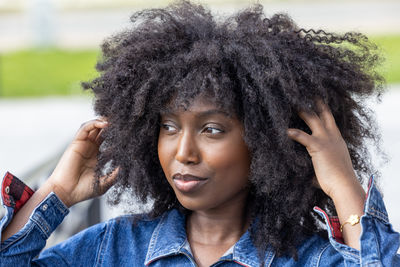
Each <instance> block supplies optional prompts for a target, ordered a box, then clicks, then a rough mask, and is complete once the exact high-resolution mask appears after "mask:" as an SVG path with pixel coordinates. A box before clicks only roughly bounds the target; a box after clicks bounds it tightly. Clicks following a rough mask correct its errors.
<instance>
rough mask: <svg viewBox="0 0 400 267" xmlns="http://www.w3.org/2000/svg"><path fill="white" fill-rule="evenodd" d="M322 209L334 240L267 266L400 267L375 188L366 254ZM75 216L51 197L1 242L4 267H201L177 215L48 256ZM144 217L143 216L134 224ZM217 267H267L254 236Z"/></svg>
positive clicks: (365, 226)
mask: <svg viewBox="0 0 400 267" xmlns="http://www.w3.org/2000/svg"><path fill="white" fill-rule="evenodd" d="M315 211H316V212H317V213H319V214H320V215H321V216H322V217H323V218H324V219H325V221H326V228H327V231H328V235H329V240H325V239H323V238H322V237H320V236H318V235H314V236H312V237H310V238H308V239H307V240H306V241H305V242H303V244H302V245H301V246H299V259H298V261H297V262H296V261H294V260H293V259H292V258H289V257H277V256H276V255H275V253H274V252H273V251H272V250H268V251H267V252H266V254H265V258H264V259H265V266H400V255H398V254H396V252H397V250H398V248H399V243H400V238H399V233H397V232H395V231H394V230H393V228H392V226H391V225H390V223H389V222H388V216H387V212H386V209H385V206H384V203H383V200H382V197H381V195H380V193H379V192H378V190H377V189H376V188H375V186H374V185H373V183H372V186H371V187H370V188H369V190H368V197H367V200H366V205H365V214H364V215H363V216H362V218H361V226H362V234H361V237H360V242H361V251H358V250H356V249H353V248H351V247H348V246H346V245H344V244H341V243H339V242H337V241H336V240H335V238H334V237H333V229H332V227H331V224H330V223H329V218H328V217H327V216H326V215H325V214H324V212H323V211H321V210H319V209H317V208H316V209H315ZM12 214H13V210H12V209H8V210H7V214H6V216H5V217H4V218H3V219H2V220H1V221H0V229H3V228H4V227H5V226H6V225H7V224H8V222H9V221H10V220H11V218H12ZM67 214H68V209H67V208H66V207H65V205H64V204H63V203H62V202H61V201H60V200H59V198H58V197H57V196H56V195H55V194H54V193H51V194H49V195H48V196H47V198H46V199H45V200H44V201H43V202H42V203H41V204H40V205H39V206H38V207H37V208H36V209H35V210H34V211H33V213H32V215H31V217H30V220H29V222H28V223H27V224H26V225H25V226H24V227H23V228H22V229H21V230H20V231H19V232H18V233H16V234H15V235H14V236H12V237H10V238H9V239H8V240H5V241H4V242H3V243H1V246H0V266H29V265H34V266H36V265H38V266H145V265H146V266H196V264H195V262H194V260H193V256H192V253H191V251H190V246H189V244H188V242H187V238H186V231H185V216H184V215H182V214H181V213H179V212H178V211H177V210H172V211H169V212H166V213H164V214H163V215H162V216H161V217H159V218H157V219H152V220H150V219H146V218H145V217H143V218H141V217H137V216H138V215H127V216H122V217H118V218H116V219H112V220H110V221H107V222H104V223H100V224H97V225H95V226H92V227H90V228H88V229H86V230H84V231H82V232H80V233H78V234H77V235H75V236H73V237H71V238H70V239H68V240H67V241H65V242H62V243H60V244H58V245H56V246H54V247H52V248H49V249H47V250H44V251H43V252H42V253H40V251H41V250H42V249H43V247H44V246H45V243H46V239H47V238H48V237H49V236H50V234H51V233H52V231H53V230H54V229H55V228H56V227H57V226H58V225H59V224H60V223H61V221H62V220H63V218H64V217H65V216H66V215H67ZM135 216H136V217H135ZM137 218H140V219H139V220H138V222H137V224H136V225H134V224H133V221H134V220H135V219H137ZM39 253H40V254H39ZM37 255H39V256H38V257H37V258H35V257H36V256H37ZM213 266H260V260H259V258H258V256H257V251H256V249H255V247H254V245H253V244H252V242H251V240H250V236H249V232H246V233H245V234H244V235H243V236H242V237H241V238H240V240H239V241H238V242H237V243H236V244H235V245H234V246H233V247H232V248H231V249H229V250H228V251H227V252H226V253H225V254H224V255H223V256H222V257H221V258H220V260H219V261H218V262H217V263H215V264H214V265H213Z"/></svg>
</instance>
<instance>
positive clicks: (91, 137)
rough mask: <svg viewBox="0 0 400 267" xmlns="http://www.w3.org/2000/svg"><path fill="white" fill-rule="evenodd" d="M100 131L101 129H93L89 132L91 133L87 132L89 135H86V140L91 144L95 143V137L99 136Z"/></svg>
mask: <svg viewBox="0 0 400 267" xmlns="http://www.w3.org/2000/svg"><path fill="white" fill-rule="evenodd" d="M100 130H102V129H99V128H95V129H93V130H91V131H90V132H89V134H88V139H89V140H90V141H92V142H95V141H96V137H97V135H98V134H99V132H100Z"/></svg>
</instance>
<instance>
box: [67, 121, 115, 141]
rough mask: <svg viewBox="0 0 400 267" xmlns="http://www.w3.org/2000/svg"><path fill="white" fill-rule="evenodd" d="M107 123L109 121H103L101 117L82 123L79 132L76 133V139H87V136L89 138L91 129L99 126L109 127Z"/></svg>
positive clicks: (101, 127)
mask: <svg viewBox="0 0 400 267" xmlns="http://www.w3.org/2000/svg"><path fill="white" fill-rule="evenodd" d="M107 125H108V123H107V122H105V121H101V120H99V119H95V120H90V121H88V122H85V123H84V124H82V125H81V128H79V130H78V132H77V133H76V136H75V139H77V140H86V138H88V135H89V133H90V131H92V130H94V129H97V128H100V129H103V128H105V127H107Z"/></svg>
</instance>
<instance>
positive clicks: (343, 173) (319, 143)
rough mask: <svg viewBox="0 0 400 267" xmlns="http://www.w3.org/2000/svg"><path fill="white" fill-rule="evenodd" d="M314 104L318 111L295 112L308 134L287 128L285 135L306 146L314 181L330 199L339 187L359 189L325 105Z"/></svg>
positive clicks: (340, 189)
mask: <svg viewBox="0 0 400 267" xmlns="http://www.w3.org/2000/svg"><path fill="white" fill-rule="evenodd" d="M317 105H318V108H319V110H320V111H321V112H320V113H319V114H316V113H314V112H312V113H308V112H305V111H300V112H299V116H300V118H302V119H303V120H304V122H305V123H306V124H307V125H308V127H310V129H311V131H312V134H311V135H309V134H307V133H305V132H304V131H301V130H299V129H292V128H291V129H288V136H289V137H290V138H291V139H293V140H295V141H297V142H299V143H300V144H302V145H304V146H305V147H306V149H307V151H308V153H309V154H310V156H311V159H312V163H313V166H314V171H315V175H316V179H317V181H318V184H319V186H320V187H321V189H322V190H323V191H324V192H325V193H326V194H327V195H328V196H330V197H331V198H332V199H333V198H334V197H335V195H339V194H341V193H342V192H343V190H346V191H349V190H348V189H349V188H353V189H355V190H354V192H361V191H360V187H361V185H360V183H359V181H358V180H357V177H356V175H355V172H354V169H353V165H352V162H351V159H350V154H349V151H348V149H347V145H346V143H345V141H344V140H343V138H342V135H341V134H340V131H339V129H338V127H337V125H336V123H335V119H334V117H333V115H332V113H331V111H330V109H329V107H328V106H327V105H326V104H324V103H323V102H322V100H319V101H317ZM361 189H362V188H361Z"/></svg>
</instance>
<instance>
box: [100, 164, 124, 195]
mask: <svg viewBox="0 0 400 267" xmlns="http://www.w3.org/2000/svg"><path fill="white" fill-rule="evenodd" d="M119 169H120V167H119V166H118V167H117V168H115V169H114V170H113V171H112V172H111V173H110V174H108V175H105V176H102V177H101V178H100V184H99V187H100V188H99V189H100V191H101V192H102V193H105V192H106V191H107V190H108V189H109V188H110V187H111V186H113V185H114V184H115V183H116V181H117V176H118V172H119Z"/></svg>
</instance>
